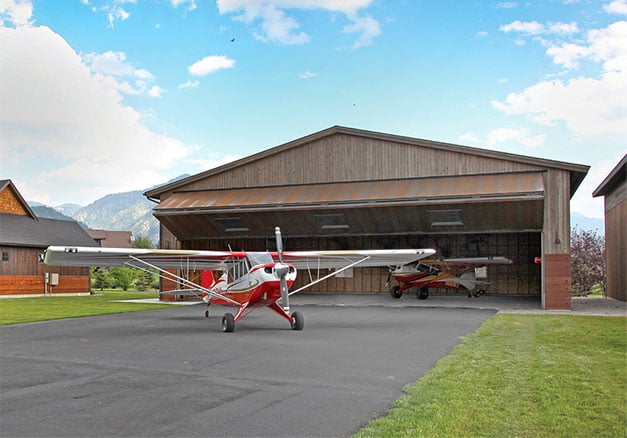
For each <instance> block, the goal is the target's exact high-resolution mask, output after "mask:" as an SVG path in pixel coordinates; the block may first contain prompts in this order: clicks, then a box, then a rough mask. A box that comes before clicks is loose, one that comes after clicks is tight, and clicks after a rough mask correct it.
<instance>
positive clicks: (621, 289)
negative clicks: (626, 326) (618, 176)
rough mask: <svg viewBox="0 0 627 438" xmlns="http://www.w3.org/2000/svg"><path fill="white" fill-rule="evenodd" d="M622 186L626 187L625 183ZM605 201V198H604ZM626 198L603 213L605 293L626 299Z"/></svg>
mask: <svg viewBox="0 0 627 438" xmlns="http://www.w3.org/2000/svg"><path fill="white" fill-rule="evenodd" d="M624 186H626V187H627V184H625V185H624ZM606 202H607V198H606ZM626 222H627V200H625V199H623V201H622V202H620V203H617V204H615V206H614V208H612V209H611V210H609V211H607V212H606V213H605V236H606V237H610V236H611V238H607V239H606V240H605V260H606V270H607V295H608V296H609V297H611V298H615V299H618V300H622V301H627V270H626V269H625V260H627V227H626V226H625V223H626Z"/></svg>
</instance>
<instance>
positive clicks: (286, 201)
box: [145, 126, 589, 309]
mask: <svg viewBox="0 0 627 438" xmlns="http://www.w3.org/2000/svg"><path fill="white" fill-rule="evenodd" d="M588 170H589V166H586V165H580V164H573V163H565V162H558V161H552V160H546V159H542V158H535V157H528V156H522V155H515V154H509V153H504V152H496V151H492V150H486V149H479V148H472V147H467V146H460V145H454V144H449V143H441V142H435V141H430V140H423V139H417V138H410V137H403V136H398V135H391V134H385V133H379V132H372V131H364V130H358V129H353V128H346V127H341V126H334V127H331V128H329V129H326V130H323V131H320V132H317V133H314V134H311V135H308V136H306V137H302V138H299V139H296V140H294V141H291V142H288V143H285V144H282V145H279V146H276V147H273V148H271V149H267V150H265V151H263V152H260V153H258V154H255V155H252V156H249V157H246V158H243V159H241V160H238V161H235V162H232V163H229V164H226V165H223V166H221V167H218V168H215V169H211V170H209V171H206V172H202V173H199V174H196V175H193V176H190V177H188V178H185V179H183V180H179V181H177V182H174V183H170V184H167V185H164V186H160V187H157V188H155V189H152V190H150V191H148V192H146V193H145V195H146V196H147V197H148V198H149V199H151V200H153V201H155V202H156V203H157V205H156V206H155V208H154V215H155V216H156V217H157V219H158V220H159V222H160V224H161V237H160V247H161V248H166V249H167V248H169V249H193V250H225V249H227V248H232V249H234V250H235V249H246V250H248V251H253V250H254V251H263V250H266V249H271V250H272V249H276V248H274V245H275V243H274V242H275V240H274V235H273V233H274V230H275V227H277V226H278V227H280V229H281V230H282V233H283V239H284V245H285V249H286V250H290V249H294V250H335V249H394V248H434V249H436V250H437V251H438V252H437V254H436V256H437V257H439V258H441V259H448V258H470V257H495V256H499V257H504V258H506V259H509V260H511V262H512V263H511V264H509V265H503V266H501V265H495V266H488V267H487V276H488V278H489V283H490V288H489V291H488V293H495V294H502V295H524V296H538V297H539V299H540V300H541V305H542V308H545V309H570V308H571V301H570V296H571V289H570V255H569V253H570V248H569V236H570V220H569V217H570V199H571V198H572V196H573V195H574V193H575V191H576V190H577V188H578V187H579V185H580V184H581V181H582V180H583V178H584V177H585V176H586V174H587V172H588ZM538 260H541V261H542V263H537V261H538ZM388 277H389V270H388V269H386V268H382V267H365V268H359V267H355V268H354V269H351V270H348V271H347V272H345V273H343V275H337V276H335V277H333V278H330V279H329V280H328V281H326V282H324V283H320V284H317V285H316V286H314V287H312V288H311V290H313V291H318V292H372V293H378V292H387V291H388V289H389V288H388V286H386V282H387V281H388ZM307 278H308V274H307V273H303V274H299V276H298V279H297V280H296V281H297V283H298V281H303V282H304V281H307ZM176 287H177V286H176V284H174V283H171V282H167V281H162V289H163V290H173V289H176ZM295 287H298V284H295Z"/></svg>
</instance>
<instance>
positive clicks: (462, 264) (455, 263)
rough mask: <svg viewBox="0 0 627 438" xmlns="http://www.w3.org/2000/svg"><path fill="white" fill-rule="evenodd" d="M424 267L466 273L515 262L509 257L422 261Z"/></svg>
mask: <svg viewBox="0 0 627 438" xmlns="http://www.w3.org/2000/svg"><path fill="white" fill-rule="evenodd" d="M420 263H422V264H423V265H430V266H435V267H437V268H438V269H443V270H446V271H448V272H451V271H456V272H460V271H461V272H465V271H470V270H472V269H474V268H479V267H483V266H491V265H511V264H512V263H513V262H512V261H511V260H510V259H508V258H507V257H501V256H495V257H492V256H490V257H458V258H449V259H443V260H421V261H420Z"/></svg>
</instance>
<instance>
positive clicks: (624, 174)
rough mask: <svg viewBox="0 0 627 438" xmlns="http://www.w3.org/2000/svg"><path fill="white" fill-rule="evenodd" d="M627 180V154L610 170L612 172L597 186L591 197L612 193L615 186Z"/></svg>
mask: <svg viewBox="0 0 627 438" xmlns="http://www.w3.org/2000/svg"><path fill="white" fill-rule="evenodd" d="M626 178H627V154H625V155H623V159H622V160H620V162H619V163H618V164H617V165H616V167H614V169H612V171H611V172H610V173H609V175H607V176H606V177H605V179H604V180H603V181H602V182H601V184H599V187H597V188H596V190H595V191H594V192H592V196H593V197H595V198H596V197H597V196H605V195H607V194H609V193H612V192H613V191H614V190H615V189H616V187H617V186H619V185H620V184H624V183H625V179H626Z"/></svg>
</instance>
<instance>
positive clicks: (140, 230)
mask: <svg viewBox="0 0 627 438" xmlns="http://www.w3.org/2000/svg"><path fill="white" fill-rule="evenodd" d="M187 176H188V175H181V176H179V177H178V178H175V179H173V180H170V181H168V182H167V183H170V182H174V181H178V180H179V179H182V178H186V177H187ZM167 183H166V184H167ZM151 188H152V187H151ZM151 188H148V189H145V190H136V191H132V192H125V193H115V194H110V195H106V196H104V197H102V198H100V199H98V200H97V201H95V202H93V203H91V204H89V205H87V206H85V207H81V206H80V205H77V204H63V205H59V206H56V207H49V206H45V205H41V204H36V203H33V204H30V206H31V208H32V209H33V211H34V212H35V214H36V215H37V216H39V217H45V218H52V219H65V220H76V221H77V222H78V223H79V224H80V225H81V226H82V227H83V228H85V229H87V228H91V229H99V230H109V231H131V232H132V233H133V238H134V239H135V238H138V237H149V238H150V240H151V241H152V242H153V243H154V244H158V242H159V222H158V221H157V219H155V217H154V216H153V215H152V208H153V207H154V206H155V204H154V203H153V202H151V201H149V200H148V199H147V198H146V197H145V196H144V195H143V193H144V192H146V191H147V190H150V189H151ZM570 221H571V227H573V228H575V227H577V228H579V229H582V230H589V231H595V232H596V233H598V234H599V235H601V236H603V235H605V223H604V221H603V219H598V218H590V217H587V216H584V215H582V214H579V213H574V212H573V213H571V217H570Z"/></svg>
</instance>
